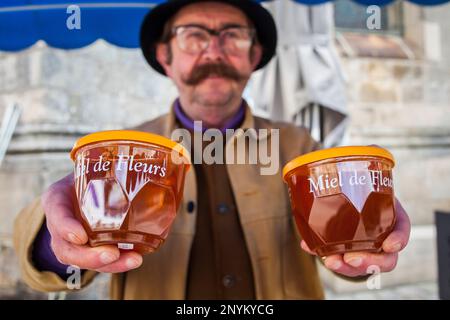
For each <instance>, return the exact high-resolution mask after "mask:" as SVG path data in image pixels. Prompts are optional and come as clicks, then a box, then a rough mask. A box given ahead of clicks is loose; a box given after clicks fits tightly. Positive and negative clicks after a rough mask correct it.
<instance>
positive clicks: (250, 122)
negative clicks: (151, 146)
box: [163, 100, 271, 140]
mask: <svg viewBox="0 0 450 320" xmlns="http://www.w3.org/2000/svg"><path fill="white" fill-rule="evenodd" d="M244 104H245V117H244V121H243V122H242V124H241V126H240V127H239V128H240V129H242V130H243V131H246V130H248V129H253V130H251V131H250V132H251V136H252V137H253V138H255V139H256V140H263V139H267V138H268V137H269V136H270V129H271V128H270V127H269V126H264V125H263V124H262V123H261V122H257V121H256V118H255V116H254V115H253V113H252V110H251V108H250V106H249V105H248V103H247V101H245V100H244ZM174 108H175V101H174V102H173V103H172V105H171V107H170V110H169V113H168V114H167V119H166V121H165V124H164V128H163V134H164V136H166V137H169V138H170V137H171V135H172V132H173V130H175V129H178V128H179V126H178V124H177V119H176V115H175V111H174ZM259 129H267V130H266V133H261V132H260V131H259ZM240 135H242V132H241V131H240V130H236V132H235V133H234V136H240Z"/></svg>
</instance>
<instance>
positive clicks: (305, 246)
mask: <svg viewBox="0 0 450 320" xmlns="http://www.w3.org/2000/svg"><path fill="white" fill-rule="evenodd" d="M300 246H301V247H302V249H303V250H305V251H306V252H307V253H309V254H311V255H313V256H316V255H317V254H316V253H315V252H314V251H312V250H311V249H310V248H309V247H308V245H307V244H306V242H305V241H304V240H302V241H301V242H300Z"/></svg>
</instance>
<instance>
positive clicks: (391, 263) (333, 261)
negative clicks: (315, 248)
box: [324, 252, 398, 277]
mask: <svg viewBox="0 0 450 320" xmlns="http://www.w3.org/2000/svg"><path fill="white" fill-rule="evenodd" d="M397 261H398V254H397V253H367V252H350V253H346V254H344V255H331V256H328V257H326V258H324V264H325V266H326V267H327V268H328V269H330V270H332V271H334V272H337V273H340V274H343V275H345V276H349V277H355V276H361V275H366V274H368V273H372V272H373V270H374V268H376V269H378V271H379V272H389V271H392V270H393V269H394V268H395V266H396V265H397ZM376 269H375V270H376Z"/></svg>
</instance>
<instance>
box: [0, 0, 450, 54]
mask: <svg viewBox="0 0 450 320" xmlns="http://www.w3.org/2000/svg"><path fill="white" fill-rule="evenodd" d="M263 1H265V0H260V1H259V2H263ZM267 1H270V0H267ZM275 1H276V0H275ZM295 1H296V2H299V3H304V4H310V5H314V4H320V3H324V2H327V1H330V0H295ZM353 1H356V2H358V3H361V4H366V5H368V4H379V5H385V4H388V3H391V2H393V1H395V0H378V1H375V0H353ZM409 1H410V2H413V3H416V4H420V5H437V4H442V3H445V2H448V1H450V0H409ZM161 2H164V0H141V1H139V0H134V1H133V0H103V1H99V0H78V1H69V0H0V50H4V51H18V50H22V49H25V48H28V47H29V46H31V45H33V44H34V43H36V42H37V41H38V40H44V41H45V42H46V43H47V44H48V45H49V46H51V47H55V48H61V49H75V48H81V47H84V46H87V45H89V44H91V43H93V42H94V41H96V40H97V39H104V40H106V41H107V42H109V43H111V44H114V45H116V46H119V47H124V48H137V47H138V46H139V40H138V37H139V27H140V24H141V21H142V19H143V18H144V16H145V15H146V14H147V12H148V11H149V10H151V8H152V7H153V6H154V5H155V4H157V3H161ZM72 4H76V5H78V6H79V8H80V9H81V10H80V12H81V24H80V27H81V28H80V29H69V28H68V27H67V20H68V18H69V17H70V16H71V15H72V14H73V13H74V12H73V11H70V10H69V11H68V7H69V6H70V5H72Z"/></svg>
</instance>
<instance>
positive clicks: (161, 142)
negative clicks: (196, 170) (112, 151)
mask: <svg viewBox="0 0 450 320" xmlns="http://www.w3.org/2000/svg"><path fill="white" fill-rule="evenodd" d="M121 140H129V141H135V142H143V143H151V144H156V145H158V146H161V147H165V148H169V149H172V150H173V149H176V150H177V151H178V152H179V153H180V154H181V155H182V156H184V157H185V158H186V159H187V160H188V163H190V160H189V159H190V156H189V153H188V152H187V150H186V149H185V148H184V147H183V146H182V145H181V144H179V143H177V142H175V141H173V140H170V139H168V138H166V137H163V136H160V135H157V134H153V133H148V132H142V131H132V130H111V131H100V132H95V133H91V134H88V135H86V136H84V137H82V138H80V139H78V140H77V141H76V142H75V144H74V146H73V148H72V151H71V152H70V157H71V158H72V160H75V154H76V153H77V151H78V150H79V149H80V148H81V147H84V146H86V145H89V144H94V143H98V142H107V141H121Z"/></svg>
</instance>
